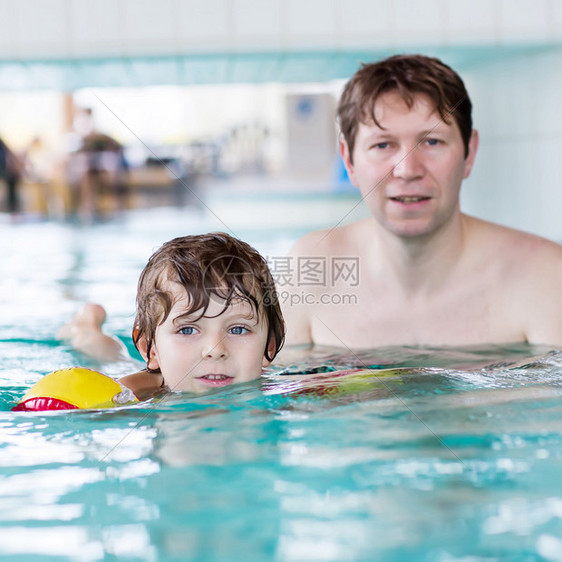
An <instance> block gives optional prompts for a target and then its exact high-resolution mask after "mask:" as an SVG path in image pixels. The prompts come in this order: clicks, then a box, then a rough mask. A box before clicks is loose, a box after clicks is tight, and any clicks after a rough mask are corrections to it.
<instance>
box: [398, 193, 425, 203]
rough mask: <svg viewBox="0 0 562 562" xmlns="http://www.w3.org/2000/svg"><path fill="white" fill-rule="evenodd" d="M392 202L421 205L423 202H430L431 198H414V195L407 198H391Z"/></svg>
mask: <svg viewBox="0 0 562 562" xmlns="http://www.w3.org/2000/svg"><path fill="white" fill-rule="evenodd" d="M390 199H392V201H398V203H420V202H421V201H428V200H429V199H431V197H424V196H421V195H420V196H414V195H407V196H399V197H391V198H390Z"/></svg>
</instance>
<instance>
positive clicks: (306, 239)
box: [290, 220, 367, 256]
mask: <svg viewBox="0 0 562 562" xmlns="http://www.w3.org/2000/svg"><path fill="white" fill-rule="evenodd" d="M366 226H367V225H366V221H364V220H363V221H358V222H354V223H350V224H346V225H343V226H337V227H334V228H326V229H323V230H314V231H312V232H309V233H307V234H305V235H304V236H303V237H302V238H300V239H299V240H297V242H296V243H295V245H294V246H293V248H292V249H291V252H290V253H291V255H293V256H303V255H323V256H332V255H334V254H344V255H345V254H349V253H353V252H354V251H356V249H357V247H358V240H360V239H361V232H362V231H363V230H365V228H366Z"/></svg>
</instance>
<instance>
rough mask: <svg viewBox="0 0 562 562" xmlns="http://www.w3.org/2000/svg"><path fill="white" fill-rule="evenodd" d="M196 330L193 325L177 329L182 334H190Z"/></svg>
mask: <svg viewBox="0 0 562 562" xmlns="http://www.w3.org/2000/svg"><path fill="white" fill-rule="evenodd" d="M196 332H197V330H196V329H195V328H194V327H193V326H184V327H183V328H180V329H179V333H180V334H183V335H184V336H192V335H193V334H195V333H196Z"/></svg>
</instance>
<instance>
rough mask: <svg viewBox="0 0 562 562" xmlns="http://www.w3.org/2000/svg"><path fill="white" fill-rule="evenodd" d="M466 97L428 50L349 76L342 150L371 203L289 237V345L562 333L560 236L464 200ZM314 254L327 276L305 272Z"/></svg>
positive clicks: (490, 339)
mask: <svg viewBox="0 0 562 562" xmlns="http://www.w3.org/2000/svg"><path fill="white" fill-rule="evenodd" d="M471 110H472V106H471V102H470V99H469V97H468V94H467V92H466V89H465V87H464V84H463V82H462V80H461V79H460V77H459V76H458V75H457V74H456V73H455V72H454V71H453V70H452V69H451V68H449V67H448V66H446V65H445V64H443V63H442V62H441V61H439V60H437V59H434V58H429V57H425V56H420V55H415V56H394V57H390V58H389V59H386V60H384V61H382V62H379V63H375V64H369V65H365V66H364V67H363V68H361V69H360V70H359V71H358V72H357V73H356V74H355V75H354V76H353V77H352V78H351V80H350V81H349V82H348V84H347V85H346V87H345V89H344V92H343V94H342V97H341V100H340V103H339V107H338V117H339V123H340V127H341V132H342V138H341V141H340V154H341V156H342V158H343V161H344V164H345V167H346V169H347V172H348V174H349V178H350V180H351V182H352V183H353V184H354V185H355V186H356V187H358V188H359V189H360V191H361V194H362V196H363V200H364V202H365V204H366V205H367V207H368V209H369V211H370V213H371V216H370V217H369V218H367V219H364V220H361V221H359V222H355V223H352V224H349V225H345V226H336V227H334V228H332V229H329V230H325V231H317V232H311V233H309V234H308V235H306V236H304V237H303V238H302V239H301V240H299V241H298V242H297V244H296V245H295V247H294V248H293V250H292V253H291V260H292V262H291V263H292V265H293V269H294V273H295V276H294V278H293V280H292V283H291V293H290V294H284V293H283V292H281V296H282V302H283V301H284V315H285V317H286V320H287V328H288V338H287V343H288V344H307V343H315V344H325V345H339V346H346V347H350V348H351V347H354V348H359V347H375V346H383V345H451V346H461V345H471V344H482V343H501V342H529V343H537V344H546V345H553V346H562V299H561V298H560V290H561V288H562V246H560V245H558V244H555V243H553V242H550V241H548V240H545V239H542V238H539V237H537V236H533V235H530V234H526V233H523V232H520V231H517V230H513V229H509V228H506V227H503V226H500V225H497V224H492V223H489V222H485V221H482V220H479V219H477V218H474V217H470V216H467V215H465V214H463V213H462V212H461V210H460V207H459V191H460V187H461V183H462V181H463V180H464V179H465V178H467V177H468V176H469V175H470V172H471V169H472V166H473V163H474V159H475V156H476V151H477V148H478V133H477V131H476V130H473V129H472V118H471ZM314 260H322V266H323V267H324V268H325V269H326V271H324V276H323V279H322V282H317V283H314V282H311V281H313V280H314V277H313V276H310V275H309V276H308V277H307V276H306V272H305V271H303V268H304V267H306V266H307V264H310V262H314ZM352 265H353V266H354V268H355V271H353V272H352V271H351V266H352ZM345 267H347V271H348V274H347V275H340V273H341V272H345V271H346V270H345ZM319 279H320V277H318V278H317V280H319Z"/></svg>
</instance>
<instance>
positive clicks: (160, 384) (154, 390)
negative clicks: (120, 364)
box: [119, 371, 168, 400]
mask: <svg viewBox="0 0 562 562" xmlns="http://www.w3.org/2000/svg"><path fill="white" fill-rule="evenodd" d="M119 382H120V383H121V384H122V385H123V386H126V387H127V388H128V389H129V390H131V391H132V392H133V394H134V395H135V396H136V397H137V398H138V399H139V400H148V399H149V398H154V397H156V396H159V395H160V394H162V393H164V392H166V391H167V390H168V388H167V387H166V386H165V385H164V379H163V377H162V375H161V374H160V373H149V372H148V371H140V372H138V373H133V374H132V375H125V376H124V377H121V378H119Z"/></svg>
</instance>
